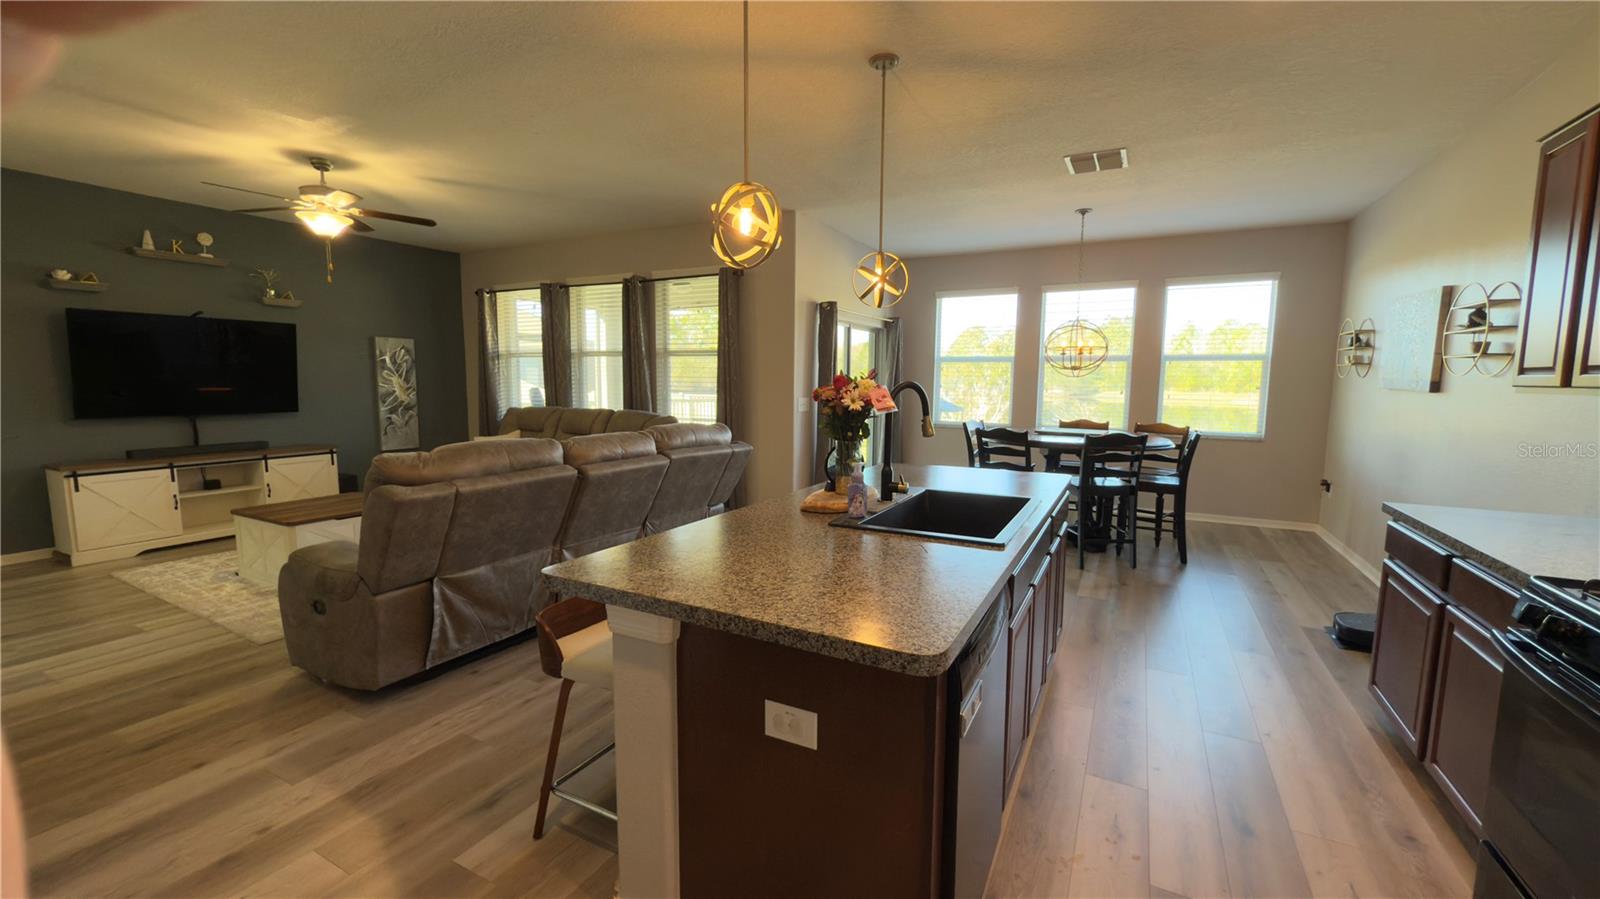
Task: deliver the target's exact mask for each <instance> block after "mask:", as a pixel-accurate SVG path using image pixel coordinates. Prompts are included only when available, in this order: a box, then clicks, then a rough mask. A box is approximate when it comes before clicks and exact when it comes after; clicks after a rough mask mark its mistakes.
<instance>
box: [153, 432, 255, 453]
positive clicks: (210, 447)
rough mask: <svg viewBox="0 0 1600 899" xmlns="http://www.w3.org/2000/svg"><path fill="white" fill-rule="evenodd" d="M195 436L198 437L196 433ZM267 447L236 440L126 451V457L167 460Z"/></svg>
mask: <svg viewBox="0 0 1600 899" xmlns="http://www.w3.org/2000/svg"><path fill="white" fill-rule="evenodd" d="M196 436H198V432H197V434H196ZM268 446H270V444H268V443H267V442H266V441H265V440H238V441H235V442H233V443H208V444H206V445H204V446H201V445H200V444H198V443H196V444H195V445H194V446H153V447H145V448H143V449H131V450H128V451H127V457H128V458H129V459H168V458H173V457H176V456H209V455H211V454H213V453H237V452H243V451H251V450H254V451H260V450H264V449H266V448H267V447H268Z"/></svg>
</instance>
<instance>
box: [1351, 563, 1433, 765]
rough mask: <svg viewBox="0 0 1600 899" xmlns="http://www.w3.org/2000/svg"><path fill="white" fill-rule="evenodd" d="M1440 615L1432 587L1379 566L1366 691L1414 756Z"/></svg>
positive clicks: (1422, 730)
mask: <svg viewBox="0 0 1600 899" xmlns="http://www.w3.org/2000/svg"><path fill="white" fill-rule="evenodd" d="M1444 610H1445V603H1444V600H1443V599H1442V598H1441V597H1440V596H1439V595H1438V594H1437V593H1436V592H1435V591H1434V589H1433V588H1432V587H1430V586H1429V585H1428V584H1426V583H1424V582H1423V581H1421V580H1420V579H1418V578H1417V577H1415V576H1413V575H1412V574H1411V573H1410V572H1408V571H1407V570H1406V569H1405V568H1403V567H1401V566H1400V565H1398V564H1396V563H1395V562H1394V561H1393V560H1388V561H1385V562H1384V563H1383V581H1382V584H1381V585H1380V586H1379V588H1378V626H1377V631H1376V633H1375V634H1374V635H1373V641H1372V674H1371V680H1370V682H1369V688H1370V689H1371V691H1372V695H1373V697H1374V698H1376V699H1377V700H1378V703H1379V704H1380V705H1381V706H1382V707H1383V708H1384V709H1385V710H1386V711H1387V712H1388V713H1389V716H1390V717H1391V718H1392V719H1393V720H1394V722H1395V724H1396V725H1397V726H1398V727H1399V728H1400V737H1401V739H1403V740H1404V741H1405V743H1406V745H1407V746H1409V747H1410V748H1411V751H1412V752H1414V753H1417V755H1418V756H1420V755H1421V754H1422V750H1423V746H1424V741H1425V740H1426V739H1427V725H1428V709H1429V704H1430V701H1431V696H1432V692H1433V681H1434V678H1433V671H1434V658H1435V654H1436V653H1437V652H1438V649H1439V631H1440V628H1441V626H1442V625H1443V622H1444Z"/></svg>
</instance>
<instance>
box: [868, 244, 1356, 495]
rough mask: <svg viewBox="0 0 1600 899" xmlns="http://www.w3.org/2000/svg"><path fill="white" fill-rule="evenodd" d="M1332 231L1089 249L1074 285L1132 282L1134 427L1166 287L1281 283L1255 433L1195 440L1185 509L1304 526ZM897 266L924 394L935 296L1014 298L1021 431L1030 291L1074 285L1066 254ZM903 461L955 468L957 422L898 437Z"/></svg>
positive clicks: (1148, 417) (1317, 457)
mask: <svg viewBox="0 0 1600 899" xmlns="http://www.w3.org/2000/svg"><path fill="white" fill-rule="evenodd" d="M1091 224H1092V222H1091ZM1345 230H1346V228H1345V225H1344V224H1326V225H1303V226H1298V227H1288V228H1270V229H1262V230H1251V231H1226V232H1217V233H1210V234H1191V235H1184V236H1178V237H1162V238H1152V239H1148V240H1125V241H1114V242H1106V243H1091V244H1089V245H1088V247H1087V249H1086V257H1085V272H1084V281H1085V282H1086V283H1107V282H1137V283H1138V294H1137V301H1136V307H1135V313H1134V338H1133V359H1134V362H1133V371H1132V383H1131V386H1130V394H1129V410H1130V413H1131V417H1132V419H1133V420H1135V421H1153V420H1155V418H1156V407H1157V392H1158V390H1159V386H1160V356H1161V335H1162V317H1163V316H1162V313H1163V308H1164V299H1165V296H1164V288H1165V285H1166V281H1167V279H1169V278H1185V277H1196V276H1216V275H1235V274H1261V273H1268V272H1276V273H1278V274H1279V276H1280V277H1279V281H1278V305H1277V312H1276V321H1275V325H1274V333H1273V337H1272V359H1271V365H1270V375H1269V378H1270V380H1269V384H1268V391H1267V429H1266V437H1265V438H1264V439H1261V440H1225V439H1213V440H1210V441H1207V442H1205V443H1202V444H1201V447H1200V454H1199V455H1198V456H1197V457H1196V458H1195V471H1194V481H1193V485H1192V486H1191V487H1190V509H1191V510H1192V511H1195V512H1202V513H1210V514H1215V515H1232V516H1241V517H1247V518H1261V519H1271V520H1282V521H1298V522H1313V521H1315V520H1316V518H1317V503H1318V500H1317V497H1318V496H1319V495H1320V491H1319V489H1318V487H1317V481H1318V480H1320V479H1321V477H1322V454H1323V448H1324V444H1325V442H1326V438H1327V411H1328V397H1329V392H1330V390H1331V388H1332V382H1333V380H1334V377H1333V357H1332V345H1333V333H1334V331H1335V330H1336V327H1337V324H1338V309H1339V301H1340V296H1341V293H1342V282H1343V276H1344V253H1345ZM909 267H910V271H911V287H912V289H911V291H910V296H909V297H908V298H907V299H906V301H904V302H902V303H901V304H900V305H899V307H897V308H898V309H899V311H900V319H901V321H902V322H903V323H904V327H905V364H906V371H907V373H908V376H909V377H912V378H915V379H916V380H918V381H921V382H922V383H923V384H924V385H926V386H927V387H929V388H930V389H931V388H932V386H933V356H934V299H935V295H936V294H937V293H939V292H940V291H958V290H980V289H985V288H1007V289H1010V288H1015V289H1016V290H1017V291H1018V294H1019V304H1018V319H1017V343H1018V347H1019V352H1018V358H1017V366H1016V371H1015V376H1014V380H1013V385H1012V394H1013V411H1012V415H1013V421H1014V422H1015V423H1017V424H1019V425H1021V424H1032V423H1034V421H1035V413H1036V409H1037V401H1038V383H1039V382H1038V377H1039V366H1040V357H1039V352H1038V347H1039V339H1040V334H1039V321H1040V303H1041V295H1042V288H1043V287H1046V286H1054V285H1060V284H1070V283H1072V282H1073V281H1074V280H1075V278H1076V275H1077V256H1076V250H1075V248H1074V247H1073V246H1071V245H1067V246H1053V247H1039V248H1034V249H1027V250H1012V251H1003V252H993V253H973V254H962V255H950V256H932V257H924V258H920V259H913V260H910V262H909ZM1174 424H1181V422H1174ZM904 433H907V434H915V431H914V430H907V431H906V432H904ZM906 452H907V461H910V462H916V463H922V464H950V465H960V464H965V450H964V448H963V441H962V436H961V429H960V428H959V427H945V426H941V427H940V428H939V431H938V434H937V436H935V437H934V438H933V439H932V440H925V439H922V438H920V437H915V436H913V437H910V438H909V439H908V440H907V445H906Z"/></svg>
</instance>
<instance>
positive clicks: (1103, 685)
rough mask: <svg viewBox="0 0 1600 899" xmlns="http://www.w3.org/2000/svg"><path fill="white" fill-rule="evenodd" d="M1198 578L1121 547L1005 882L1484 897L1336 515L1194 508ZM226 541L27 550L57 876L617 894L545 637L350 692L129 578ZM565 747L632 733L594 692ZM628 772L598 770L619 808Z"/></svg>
mask: <svg viewBox="0 0 1600 899" xmlns="http://www.w3.org/2000/svg"><path fill="white" fill-rule="evenodd" d="M1194 532H1195V533H1194V537H1193V541H1192V546H1191V554H1190V562H1191V564H1190V565H1189V566H1188V567H1187V568H1181V567H1179V566H1178V565H1177V564H1176V561H1175V559H1174V558H1173V553H1172V548H1171V545H1170V542H1167V543H1164V544H1163V546H1162V547H1161V549H1159V550H1155V549H1153V548H1152V547H1151V546H1150V544H1149V538H1148V536H1146V537H1145V538H1144V544H1143V546H1141V550H1142V552H1141V557H1142V558H1141V565H1140V568H1139V569H1138V570H1137V571H1130V570H1128V568H1127V566H1126V563H1125V562H1123V563H1121V564H1117V563H1116V560H1115V558H1114V557H1106V556H1100V557H1095V556H1091V557H1090V560H1089V568H1088V570H1087V571H1086V572H1085V573H1084V574H1083V575H1082V577H1081V580H1080V581H1079V583H1078V584H1077V585H1076V589H1075V590H1072V591H1069V594H1075V595H1069V599H1068V616H1067V625H1066V630H1065V633H1064V635H1063V637H1062V641H1063V644H1062V651H1061V654H1060V656H1059V657H1058V660H1057V662H1056V665H1057V668H1056V671H1055V673H1054V674H1053V676H1052V679H1051V681H1050V685H1049V687H1048V690H1047V693H1046V694H1045V697H1044V700H1043V701H1044V702H1045V703H1047V705H1048V708H1047V709H1046V711H1045V712H1044V714H1043V716H1042V717H1041V719H1040V721H1041V724H1040V730H1039V733H1038V735H1037V737H1036V738H1035V740H1034V742H1033V744H1032V747H1031V748H1030V750H1029V759H1028V761H1027V763H1026V767H1025V769H1024V772H1023V774H1022V776H1021V778H1020V780H1019V782H1018V786H1017V793H1016V799H1015V802H1014V806H1013V808H1012V811H1011V813H1010V817H1009V819H1008V823H1007V830H1006V835H1005V837H1004V839H1003V841H1002V845H1001V849H1000V854H999V857H998V859H997V861H996V867H995V871H994V874H993V876H992V879H991V882H990V893H991V894H992V895H994V896H1051V897H1054V896H1083V897H1113V896H1158V897H1170V896H1186V897H1190V899H1200V897H1209V896H1227V895H1232V896H1263V897H1283V896H1313V895H1314V896H1339V897H1351V896H1361V897H1372V896H1419V897H1420V896H1427V897H1434V896H1466V895H1468V894H1469V893H1470V884H1471V862H1470V858H1469V855H1468V852H1467V850H1466V848H1465V843H1464V842H1463V840H1462V839H1461V837H1460V836H1459V834H1458V833H1457V832H1456V831H1455V830H1454V829H1453V825H1452V824H1451V823H1450V821H1451V819H1450V817H1449V816H1448V814H1447V813H1446V811H1445V807H1444V806H1443V800H1442V799H1441V798H1440V796H1439V794H1438V793H1437V791H1436V790H1434V789H1432V787H1431V784H1430V783H1429V782H1428V781H1427V780H1426V776H1425V775H1423V774H1422V773H1421V770H1420V768H1418V767H1417V766H1416V765H1415V763H1414V762H1411V761H1410V760H1409V759H1408V758H1407V757H1406V756H1405V754H1404V750H1403V749H1402V748H1401V747H1400V744H1399V743H1398V742H1397V741H1396V740H1394V739H1393V738H1392V737H1391V736H1390V735H1389V733H1388V732H1387V731H1386V730H1384V729H1383V728H1382V726H1381V725H1380V724H1379V723H1378V720H1377V717H1376V712H1375V709H1374V707H1373V704H1372V702H1371V701H1370V700H1369V699H1368V697H1367V694H1366V687H1365V677H1366V662H1367V658H1368V657H1367V656H1364V655H1359V654H1350V653H1344V652H1341V651H1339V650H1337V649H1335V648H1334V647H1333V646H1332V645H1331V644H1330V643H1329V642H1328V640H1327V638H1326V637H1324V636H1323V635H1322V634H1321V632H1320V630H1319V628H1320V627H1321V625H1323V624H1324V623H1326V620H1327V618H1328V616H1329V615H1330V614H1331V613H1332V612H1333V611H1335V610H1338V609H1370V608H1371V606H1372V604H1373V595H1374V592H1375V591H1374V588H1373V587H1372V585H1371V584H1370V582H1367V581H1366V580H1364V579H1363V578H1361V576H1360V575H1359V574H1357V573H1356V572H1355V570H1354V569H1353V568H1351V567H1350V566H1349V565H1348V564H1346V563H1345V562H1344V561H1343V560H1341V559H1340V558H1339V557H1338V556H1336V555H1335V554H1334V553H1332V552H1331V551H1330V550H1329V549H1328V548H1327V547H1326V545H1324V544H1323V543H1322V542H1321V541H1320V540H1318V539H1317V538H1316V537H1315V536H1313V535H1311V534H1306V533H1300V532H1289V531H1266V530H1257V529H1253V528H1242V527H1232V526H1221V525H1200V524H1197V525H1195V526H1194ZM227 548H229V545H228V544H227V543H212V544H206V545H203V546H199V547H186V548H182V549H174V550H164V551H161V552H159V553H153V554H148V555H146V556H144V557H141V558H139V559H136V560H129V561H127V562H117V563H108V564H105V565H97V566H90V567H85V568H80V569H77V570H72V569H67V568H65V567H63V566H59V565H56V564H55V563H50V562H37V563H27V564H23V565H15V566H10V567H8V568H5V569H3V571H0V717H3V722H4V725H5V733H6V737H7V739H8V740H9V742H10V746H11V751H12V753H13V755H14V757H15V760H16V762H17V766H18V770H19V780H20V782H21V786H22V793H23V802H24V810H25V815H26V817H27V823H28V826H29V831H30V839H29V850H30V859H29V861H30V864H31V866H32V869H33V883H34V889H35V891H36V893H38V894H40V895H52V896H74V897H78V896H104V895H118V896H121V895H135V894H150V895H162V896H195V897H199V896H223V895H227V896H295V897H299V896H321V895H338V896H389V895H395V896H499V895H506V896H518V895H527V896H601V897H606V896H610V895H611V894H612V890H613V888H614V885H615V880H616V858H615V854H614V853H615V839H616V835H615V829H614V828H613V827H611V826H610V825H609V824H607V823H606V822H604V821H603V820H601V819H599V818H597V817H596V816H593V815H590V814H587V813H584V812H581V811H578V810H576V809H574V808H573V807H572V806H570V805H567V804H565V803H560V802H556V803H555V804H554V805H553V808H552V812H551V815H552V818H551V820H552V825H553V826H552V829H551V832H550V833H549V835H548V836H546V838H545V839H544V840H542V841H540V842H538V843H535V842H533V841H532V840H531V839H530V838H529V833H530V831H531V829H532V817H533V813H532V808H533V804H534V800H535V794H536V785H537V780H538V774H539V771H540V767H541V765H542V761H543V756H544V748H545V745H546V741H547V738H548V727H549V721H550V716H551V713H552V709H553V705H554V701H555V689H554V687H555V684H554V682H553V681H551V680H550V679H548V678H546V677H544V676H543V675H542V674H541V673H540V672H539V669H538V651H537V648H536V645H535V644H534V642H532V641H526V642H522V643H519V644H516V645H512V646H509V647H506V648H504V649H501V650H499V651H496V652H492V653H489V654H485V655H482V656H479V657H477V658H473V659H470V660H467V661H466V662H465V663H464V664H459V665H455V666H452V667H450V668H448V669H447V670H445V671H443V672H441V673H440V674H439V675H437V676H434V677H431V678H429V679H427V680H424V681H421V682H418V683H413V684H408V685H404V686H402V687H400V688H398V689H391V690H388V691H384V692H382V693H379V694H376V695H373V694H362V693H355V692H349V691H341V690H336V689H331V688H328V687H324V686H323V685H321V684H319V683H317V682H316V681H314V680H312V679H310V678H308V677H306V676H305V675H304V674H302V673H300V672H298V671H296V670H295V669H292V668H290V667H289V666H288V664H287V662H286V660H285V658H284V656H283V647H282V644H281V643H274V644H269V645H266V646H256V645H254V644H251V643H249V642H248V641H245V640H243V639H242V638H239V637H236V636H234V635H233V634H231V633H230V632H228V631H226V630H223V629H222V628H220V627H218V626H216V625H214V624H211V623H210V622H207V621H205V620H203V619H200V618H197V617H195V616H193V615H190V614H188V613H186V612H183V611H181V610H179V609H176V608H174V607H172V606H169V605H167V604H166V603H164V602H162V601H160V600H158V599H155V598H154V597H151V596H149V595H147V594H144V593H142V592H140V591H138V590H136V589H134V588H132V587H130V586H128V585H126V584H123V583H122V582H121V581H118V580H115V579H114V578H112V577H110V576H109V572H111V571H113V570H116V569H117V568H120V567H128V566H131V565H143V564H149V563H151V562H152V561H158V560H160V559H167V558H174V557H178V556H182V555H188V554H196V553H202V552H218V551H221V550H223V549H227ZM573 697H574V704H573V708H572V709H571V710H570V711H569V713H568V719H567V720H568V727H569V729H568V736H567V739H566V740H565V741H564V745H563V753H562V756H563V759H564V760H576V759H579V758H582V757H584V756H585V755H586V754H587V753H588V752H589V751H592V750H593V749H596V748H598V747H599V746H601V745H603V744H604V742H605V741H606V740H608V739H609V730H610V715H609V703H608V697H607V696H606V695H605V694H604V693H603V692H600V691H590V690H588V689H586V688H584V687H581V686H580V687H578V688H576V690H575V691H574V693H573ZM611 774H612V771H611V769H610V768H609V766H608V764H607V763H602V764H600V765H597V766H595V768H594V769H591V771H589V772H585V774H584V775H583V777H582V778H580V779H578V780H576V781H574V783H573V786H574V787H575V788H576V789H578V790H580V791H583V790H588V791H591V792H593V793H594V794H595V795H597V796H600V797H601V798H602V799H604V800H605V801H610V799H611V797H610V796H609V794H608V789H609V788H608V786H607V784H608V782H609V779H610V777H611Z"/></svg>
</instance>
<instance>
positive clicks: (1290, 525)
mask: <svg viewBox="0 0 1600 899" xmlns="http://www.w3.org/2000/svg"><path fill="white" fill-rule="evenodd" d="M1188 518H1189V520H1190V521H1209V522H1211V523H1212V524H1241V525H1244V526H1245V527H1251V528H1272V529H1273V530H1277V531H1315V530H1316V529H1317V525H1316V524H1315V523H1314V522H1310V521H1279V520H1277V519H1275V518H1241V517H1239V516H1237V515H1208V514H1205V513H1203V512H1190V513H1189V515H1188Z"/></svg>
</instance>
